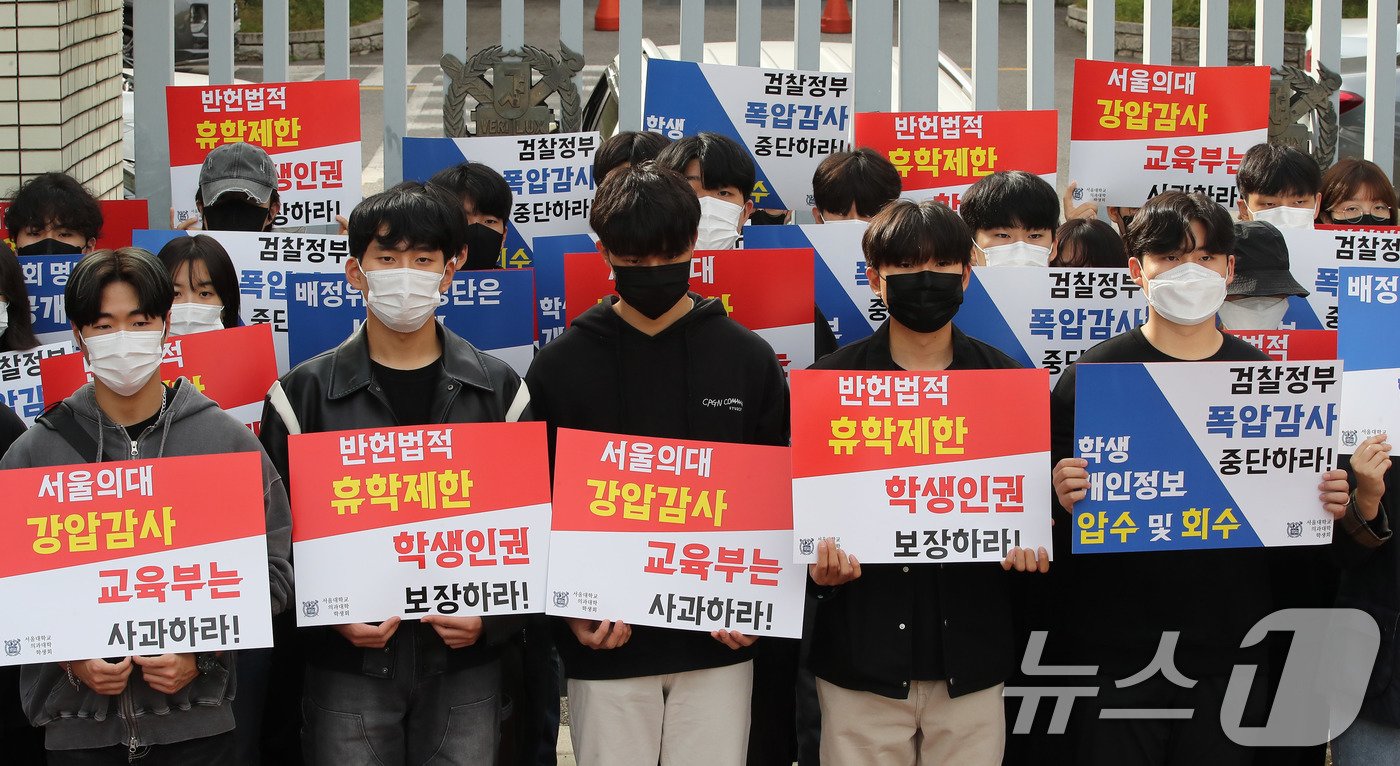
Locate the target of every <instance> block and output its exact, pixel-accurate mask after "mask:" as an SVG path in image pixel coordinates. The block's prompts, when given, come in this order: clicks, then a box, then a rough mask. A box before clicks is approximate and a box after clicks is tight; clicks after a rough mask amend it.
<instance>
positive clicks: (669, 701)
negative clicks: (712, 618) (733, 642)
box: [569, 660, 753, 766]
mask: <svg viewBox="0 0 1400 766" xmlns="http://www.w3.org/2000/svg"><path fill="white" fill-rule="evenodd" d="M752 693H753V661H752V660H750V661H748V662H741V663H739V664H737V665H730V666H728V667H723V668H711V669H709V670H691V671H688V672H685V673H672V674H670V675H664V676H640V677H638V678H620V679H616V680H610V681H581V680H578V679H575V678H570V679H569V734H570V737H571V738H572V739H573V742H574V757H576V758H577V759H578V763H579V766H656V765H657V763H660V764H661V766H688V765H689V764H696V766H743V763H744V759H745V756H746V754H747V752H748V745H749V696H750V695H751V694H752Z"/></svg>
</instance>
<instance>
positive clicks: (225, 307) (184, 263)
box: [157, 234, 239, 335]
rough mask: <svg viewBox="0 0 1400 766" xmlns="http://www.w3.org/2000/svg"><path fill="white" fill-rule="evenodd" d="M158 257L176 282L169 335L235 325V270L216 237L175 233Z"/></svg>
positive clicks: (236, 275)
mask: <svg viewBox="0 0 1400 766" xmlns="http://www.w3.org/2000/svg"><path fill="white" fill-rule="evenodd" d="M157 257H158V258H160V262H161V264H162V265H164V266H165V270H166V271H167V272H169V274H170V279H171V281H173V282H174V283H175V303H174V305H172V306H171V307H170V334H171V335H189V334H191V333H197V332H209V331H210V330H223V329H227V328H230V327H237V326H238V322H239V319H238V302H239V297H238V296H239V292H238V271H237V270H236V269H234V268H233V261H232V260H230V259H229V257H228V251H227V250H225V249H224V246H223V245H221V244H219V241H218V240H217V239H214V238H213V237H210V236H208V235H205V234H197V235H195V236H193V237H176V238H175V239H172V240H170V241H169V242H167V243H166V245H165V247H162V248H161V249H160V253H159V254H158V256H157Z"/></svg>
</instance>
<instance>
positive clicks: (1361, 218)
mask: <svg viewBox="0 0 1400 766" xmlns="http://www.w3.org/2000/svg"><path fill="white" fill-rule="evenodd" d="M1332 220H1333V222H1334V223H1340V224H1342V225H1344V226H1391V225H1392V224H1391V223H1390V218H1389V216H1387V217H1384V218H1382V217H1381V216H1378V215H1371V214H1370V213H1362V214H1361V215H1358V216H1357V217H1355V218H1333V219H1332Z"/></svg>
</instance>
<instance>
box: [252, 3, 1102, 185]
mask: <svg viewBox="0 0 1400 766" xmlns="http://www.w3.org/2000/svg"><path fill="white" fill-rule="evenodd" d="M645 6H646V12H645V15H644V17H643V29H644V33H645V34H646V36H647V37H649V38H651V40H653V41H654V42H655V43H656V44H658V45H674V44H676V43H678V42H679V41H680V25H679V14H680V5H679V1H678V0H647V2H646V3H645ZM763 6H764V8H763V37H764V39H768V40H791V39H792V37H793V4H792V0H765V1H764V3H763ZM469 8H470V16H469V17H468V20H467V24H468V35H467V44H468V55H470V54H471V53H473V52H475V51H478V50H481V49H482V48H484V47H486V46H489V45H494V44H496V43H498V42H499V37H500V35H499V32H500V6H499V4H494V3H472V4H470V6H469ZM596 8H597V2H596V0H588V2H586V3H585V6H584V21H585V23H584V59H585V61H586V62H587V65H586V66H585V68H584V71H583V80H584V84H585V85H584V87H585V92H584V97H585V100H586V98H587V96H588V94H589V93H590V92H591V90H592V88H593V87H594V85H595V84H596V83H597V82H598V78H599V76H600V74H601V72H602V70H603V69H604V68H605V67H606V66H607V64H608V63H609V62H610V61H611V60H612V58H613V57H614V56H615V55H616V53H617V33H615V32H596V31H594V30H593V23H592V21H593V13H594V11H595V10H596ZM419 14H420V15H419V19H418V24H417V26H416V27H415V28H414V29H413V30H412V31H410V32H409V40H408V50H409V56H408V58H409V68H408V82H409V92H408V115H409V135H411V136H435V135H441V124H442V122H441V104H442V72H441V70H440V68H439V67H438V63H437V62H438V59H439V57H440V56H441V50H442V33H441V23H440V22H441V18H442V3H441V0H421V2H420V5H419ZM971 14H972V11H971V5H969V4H967V3H961V2H946V1H945V2H943V3H941V4H940V6H939V19H940V39H941V41H942V46H943V50H944V52H945V53H947V54H948V55H949V56H951V57H952V58H953V59H954V60H955V61H957V62H959V63H960V64H963V65H964V67H966V65H967V62H969V61H971V57H972V42H971V41H972V19H971ZM525 18H526V23H525V39H526V42H528V43H530V44H532V45H539V46H541V47H544V48H546V49H557V47H558V39H559V14H558V3H557V2H555V0H526V4H525ZM734 19H735V13H734V3H733V2H732V0H730V2H725V1H724V0H710V2H707V3H706V12H705V33H706V35H705V37H706V40H708V41H711V42H715V41H727V40H733V39H734V37H735V35H734V23H735V22H734ZM1025 19H1026V17H1025V6H1023V5H1002V6H1001V7H1000V22H1001V23H1000V39H999V47H1000V52H1001V66H1000V79H999V83H998V95H999V101H1000V104H1001V107H1002V108H1004V109H1019V108H1024V106H1025V98H1026V97H1025V90H1026V72H1025V65H1026V60H1025V58H1026V44H1025V34H1026V31H1025V30H1026V20H1025ZM1063 19H1064V9H1063V8H1060V9H1057V10H1056V26H1055V73H1056V78H1055V101H1056V105H1057V106H1058V107H1059V108H1060V110H1061V114H1060V167H1061V168H1065V167H1067V166H1068V164H1069V103H1070V89H1071V73H1072V72H1073V65H1074V59H1075V58H1077V57H1079V56H1082V55H1083V51H1084V35H1083V34H1081V33H1079V32H1077V31H1075V30H1072V29H1069V28H1067V27H1065V26H1064V23H1063ZM823 39H825V40H833V41H843V42H848V41H849V40H850V36H849V35H826V36H824V37H823ZM382 64H383V59H382V57H381V56H380V55H379V54H378V53H370V54H365V55H362V56H354V57H352V58H351V66H350V74H351V76H352V77H354V78H355V79H357V80H359V81H360V83H361V85H360V93H361V99H360V124H361V126H362V130H363V133H364V139H363V152H364V156H363V163H364V191H365V193H366V194H370V193H373V192H376V191H379V190H380V189H381V188H382V187H383V177H384V169H383V164H384V163H383V137H382V133H381V131H379V130H378V129H377V126H379V125H380V124H382V122H383V113H384V108H383V87H384V71H383V65H382ZM236 75H237V76H238V77H239V78H241V79H245V80H251V81H259V80H261V79H262V69H261V67H260V66H256V65H254V66H239V67H238V68H237V72H236ZM321 75H322V64H321V62H319V61H318V62H309V61H308V62H296V63H294V64H293V65H292V67H291V74H290V77H291V79H293V80H312V79H317V78H319V77H321ZM1067 181H1068V179H1066V178H1064V177H1063V176H1062V177H1061V179H1060V183H1061V186H1062V187H1063V185H1064V184H1065V183H1067Z"/></svg>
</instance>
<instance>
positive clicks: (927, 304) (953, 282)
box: [883, 271, 963, 332]
mask: <svg viewBox="0 0 1400 766" xmlns="http://www.w3.org/2000/svg"><path fill="white" fill-rule="evenodd" d="M883 279H884V281H885V305H886V306H888V307H889V310H890V316H891V317H893V318H894V319H895V320H896V321H898V322H899V323H900V324H902V325H904V326H905V327H908V328H909V329H911V330H913V331H914V332H936V331H938V330H941V329H943V326H944V325H946V324H948V322H950V321H952V319H953V315H954V314H956V313H958V307H959V306H961V305H962V302H963V286H962V280H963V275H962V273H961V272H959V273H956V274H945V273H943V272H940V271H915V272H913V273H910V274H890V275H889V276H887V277H884V278H883Z"/></svg>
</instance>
